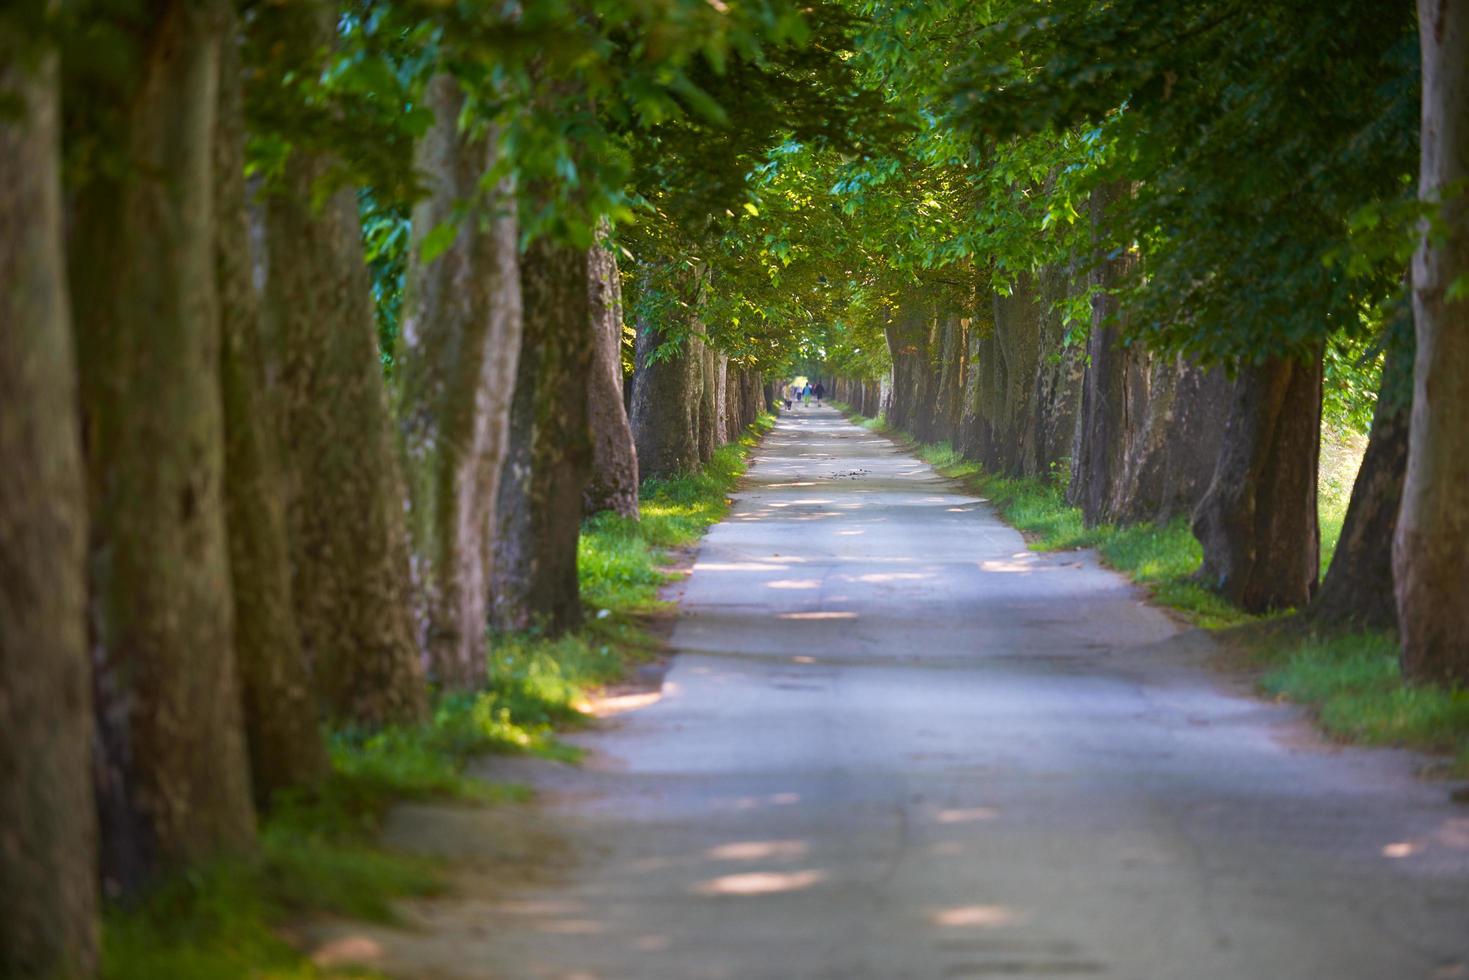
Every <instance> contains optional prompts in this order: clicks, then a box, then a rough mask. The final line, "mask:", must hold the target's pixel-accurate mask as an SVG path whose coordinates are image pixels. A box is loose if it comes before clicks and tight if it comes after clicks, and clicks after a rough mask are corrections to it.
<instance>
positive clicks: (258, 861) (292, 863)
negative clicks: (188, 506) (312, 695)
mask: <svg viewBox="0 0 1469 980" xmlns="http://www.w3.org/2000/svg"><path fill="white" fill-rule="evenodd" d="M773 423H774V419H773V417H771V416H763V417H761V419H760V420H759V421H757V422H756V423H755V425H754V426H752V427H751V429H750V431H749V432H748V433H747V434H746V435H745V437H744V438H742V439H741V440H740V441H739V442H737V443H731V444H730V445H727V446H724V447H722V448H720V449H719V450H718V451H717V452H716V453H715V456H714V459H713V461H712V462H711V463H709V464H708V465H707V466H705V467H704V468H702V469H701V470H699V471H697V472H693V473H689V474H686V475H683V476H679V477H676V478H672V479H665V480H648V481H646V482H645V483H644V484H643V487H642V497H641V507H640V509H641V514H642V519H641V520H637V521H634V520H630V519H625V518H620V517H617V516H616V515H613V514H600V515H597V516H595V517H592V518H589V519H588V520H587V521H586V522H585V523H584V524H583V527H582V535H581V539H580V545H579V550H578V569H579V572H580V576H581V586H582V598H583V601H584V602H585V603H586V604H587V607H588V611H589V616H588V620H587V625H586V626H585V627H584V628H583V629H582V630H579V631H578V632H576V633H572V634H569V635H566V636H562V637H558V638H555V639H552V638H548V637H544V636H538V635H535V634H525V635H518V636H504V637H495V638H494V639H493V640H492V641H491V643H490V647H489V652H488V657H489V681H488V683H487V684H486V686H485V687H484V689H483V690H481V691H478V692H474V693H471V694H455V695H446V696H441V697H438V698H436V699H435V704H434V711H433V716H432V718H431V720H430V721H429V722H428V723H426V724H424V725H419V726H414V727H397V728H389V729H385V730H381V731H376V732H357V731H338V732H334V733H332V735H331V737H330V750H331V759H332V774H331V776H330V778H329V779H327V780H326V781H325V782H324V784H323V785H321V786H319V787H316V788H315V789H313V791H311V792H310V793H300V794H295V795H291V796H288V797H287V798H285V799H283V800H280V801H279V802H278V803H276V804H275V805H273V806H272V808H271V811H270V812H269V813H268V814H266V815H265V816H264V817H263V819H262V822H261V832H260V846H259V848H258V851H257V853H256V854H255V855H253V856H252V857H250V858H249V859H239V860H222V861H216V862H213V863H211V864H209V865H207V866H204V867H200V868H196V869H193V870H191V871H189V872H188V873H186V874H183V875H179V876H176V877H174V878H171V879H170V880H168V881H166V882H163V883H161V884H160V885H159V886H157V887H156V888H154V889H153V890H151V891H150V892H149V893H148V894H147V895H146V896H144V897H143V898H142V900H141V901H136V902H134V903H132V904H131V905H129V906H128V907H122V906H120V905H116V904H114V905H112V906H111V907H109V908H108V909H107V911H106V912H105V914H104V920H103V963H102V970H101V975H102V977H103V978H105V980H227V978H230V980H232V978H238V977H250V978H253V980H309V978H325V977H341V976H355V977H363V976H368V977H370V976H374V974H372V973H370V972H366V973H365V972H363V971H361V970H355V971H350V972H346V973H344V972H341V971H331V970H323V969H319V968H317V967H315V966H314V965H313V964H311V963H310V962H309V961H308V960H306V959H305V958H303V957H302V956H301V955H300V954H299V953H298V952H297V951H296V950H295V949H293V948H292V947H291V946H290V945H289V944H288V943H286V942H285V941H284V940H283V939H282V938H281V937H280V936H279V935H278V933H277V931H276V927H277V926H278V925H279V924H281V923H283V922H286V921H288V920H290V919H291V918H294V917H299V916H302V915H312V914H333V915H340V916H345V917H348V918H356V919H364V920H368V921H378V922H391V921H392V920H393V901H394V899H397V898H400V897H405V896H414V895H431V894H435V893H437V892H439V891H441V890H442V889H443V887H444V881H445V876H444V869H443V867H442V866H441V865H440V864H439V863H437V862H434V861H432V860H428V859H425V858H420V857H415V856H412V855H406V854H400V853H394V852H390V851H387V850H385V849H383V848H382V847H380V846H379V845H378V844H377V839H378V833H379V830H380V828H381V822H382V818H383V815H384V814H385V813H386V811H387V809H388V807H390V806H391V805H392V804H393V803H394V802H397V801H400V800H413V799H458V800H465V801H473V802H487V803H493V802H500V801H508V800H522V799H526V798H527V797H528V796H529V791H528V790H527V789H526V788H525V787H521V786H515V785H499V784H490V783H485V782H482V781H480V780H475V779H471V778H468V777H466V776H465V775H464V766H465V764H466V762H467V761H468V760H469V759H470V758H472V757H473V756H475V755H480V754H484V753H487V752H509V751H515V752H533V753H537V754H542V755H547V756H551V757H555V758H563V759H573V758H575V755H576V753H575V752H574V751H573V750H572V749H570V748H569V747H568V746H566V745H564V744H563V743H561V742H559V741H557V739H556V737H555V733H556V731H557V730H558V729H560V728H564V727H567V726H573V725H576V724H578V723H580V722H581V721H582V720H583V719H584V718H585V717H586V716H585V714H584V711H583V709H584V706H585V704H586V701H587V698H588V696H589V695H590V693H591V692H592V691H593V690H594V689H595V688H597V687H599V686H601V685H604V684H607V683H609V682H611V681H613V680H615V679H617V678H618V677H619V676H621V675H622V674H623V673H624V672H625V671H626V670H627V668H628V667H629V666H630V665H631V664H633V663H636V662H637V661H639V660H642V659H645V658H647V657H649V656H652V655H653V654H654V653H655V652H656V647H657V644H656V642H655V641H654V640H653V638H652V637H651V636H650V635H649V633H648V632H647V630H646V629H645V627H644V623H645V621H646V617H647V616H649V615H650V614H653V613H657V612H658V611H660V609H661V608H662V604H661V603H660V602H659V600H658V590H659V589H660V587H661V586H663V585H664V584H665V583H666V582H668V581H669V580H670V578H671V576H670V574H669V573H668V572H667V571H666V570H665V569H664V567H663V566H664V563H665V561H666V556H667V553H668V549H670V548H677V547H683V546H687V545H690V544H692V543H694V542H695V541H697V540H698V539H699V537H700V536H701V535H702V534H703V533H704V531H705V530H706V529H707V528H708V527H709V526H710V525H711V524H714V523H715V522H717V521H718V520H720V518H721V517H723V515H724V513H725V511H726V509H727V508H728V506H729V497H728V494H729V492H730V491H731V490H733V489H734V487H735V485H736V484H737V483H738V482H739V479H740V477H741V476H742V475H743V473H744V471H745V462H746V458H747V457H748V456H749V454H750V451H751V450H752V449H753V448H754V447H755V445H756V444H757V443H758V441H759V439H760V437H761V436H763V435H764V433H765V432H766V431H768V430H769V428H770V426H771V425H772V424H773Z"/></svg>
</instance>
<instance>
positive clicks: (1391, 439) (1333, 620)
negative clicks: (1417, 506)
mask: <svg viewBox="0 0 1469 980" xmlns="http://www.w3.org/2000/svg"><path fill="white" fill-rule="evenodd" d="M1402 346H1403V347H1404V348H1406V349H1399V348H1398V347H1397V346H1395V345H1393V346H1389V348H1388V352H1387V359H1386V362H1385V363H1384V364H1383V366H1382V381H1381V383H1380V384H1379V386H1378V393H1377V407H1376V409H1375V410H1374V411H1373V413H1372V431H1371V433H1370V435H1369V436H1368V437H1367V452H1366V453H1365V454H1364V455H1363V456H1362V466H1361V468H1360V469H1359V470H1358V471H1357V479H1356V480H1355V482H1353V483H1352V499H1351V502H1350V503H1348V504H1347V515H1346V519H1345V521H1343V523H1342V530H1341V538H1340V539H1339V540H1338V541H1337V545H1336V553H1335V554H1334V555H1332V558H1331V566H1330V567H1329V568H1328V569H1327V570H1326V578H1325V579H1323V580H1322V582H1321V589H1320V590H1319V591H1318V592H1317V593H1316V595H1315V597H1314V598H1312V600H1311V605H1310V606H1309V607H1307V609H1306V616H1307V618H1308V619H1309V620H1310V621H1311V623H1312V624H1313V625H1315V626H1318V627H1326V628H1338V627H1347V628H1353V629H1375V630H1390V629H1395V628H1396V627H1397V625H1398V615H1397V611H1398V610H1397V602H1396V600H1395V597H1394V595H1393V569H1392V542H1393V532H1394V531H1395V530H1396V528H1397V522H1398V508H1399V506H1400V505H1401V504H1402V499H1403V476H1404V473H1405V472H1406V470H1407V466H1408V424H1409V418H1410V416H1411V414H1412V404H1411V401H1410V396H1411V381H1410V378H1411V375H1412V360H1413V357H1412V353H1411V348H1410V347H1409V345H1407V344H1404V345H1402Z"/></svg>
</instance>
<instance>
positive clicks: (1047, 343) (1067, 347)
mask: <svg viewBox="0 0 1469 980" xmlns="http://www.w3.org/2000/svg"><path fill="white" fill-rule="evenodd" d="M1039 278H1040V290H1039V292H1040V308H1039V316H1040V352H1039V356H1038V357H1037V358H1036V377H1035V382H1034V385H1035V393H1036V394H1035V459H1034V461H1033V463H1031V464H1030V465H1031V466H1033V468H1034V472H1035V473H1036V474H1037V475H1039V476H1043V477H1046V478H1054V477H1056V476H1057V475H1058V474H1059V473H1061V472H1064V471H1063V467H1064V466H1065V465H1067V464H1068V463H1069V461H1070V458H1071V450H1072V442H1073V440H1074V439H1075V437H1076V411H1077V406H1078V405H1079V403H1080V402H1081V385H1082V380H1083V377H1084V376H1085V365H1084V363H1083V358H1082V351H1081V348H1080V345H1078V344H1068V343H1067V342H1066V326H1065V324H1064V323H1063V322H1062V319H1061V314H1060V313H1059V312H1057V311H1056V309H1055V306H1056V303H1058V302H1059V301H1061V300H1063V299H1065V298H1066V296H1067V294H1068V292H1069V291H1070V289H1071V283H1072V277H1071V274H1070V270H1069V269H1067V268H1066V267H1064V266H1048V267H1047V268H1045V269H1043V270H1041V272H1040V275H1039Z"/></svg>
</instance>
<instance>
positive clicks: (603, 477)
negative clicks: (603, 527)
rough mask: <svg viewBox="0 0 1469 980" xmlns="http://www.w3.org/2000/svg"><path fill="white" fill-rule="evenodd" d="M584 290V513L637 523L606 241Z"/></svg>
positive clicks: (617, 307)
mask: <svg viewBox="0 0 1469 980" xmlns="http://www.w3.org/2000/svg"><path fill="white" fill-rule="evenodd" d="M604 237H605V236H604ZM587 288H588V297H589V299H588V304H589V309H590V312H591V317H592V340H593V343H594V344H595V346H594V348H593V351H592V367H591V374H590V375H589V384H588V388H587V417H588V421H589V423H590V425H591V430H592V473H591V478H590V479H589V480H588V481H587V491H586V511H587V513H589V514H595V513H596V512H598V511H602V510H611V511H615V512H616V513H618V514H620V515H622V516H623V517H628V518H633V519H636V518H637V516H638V455H637V447H636V446H635V445H634V443H633V434H632V425H631V423H630V422H629V420H628V417H627V410H626V409H625V408H624V407H623V404H624V403H623V393H622V276H621V275H619V274H618V270H617V255H616V254H615V253H614V252H613V251H612V249H611V248H609V247H608V243H607V242H606V241H605V240H604V241H602V242H599V243H598V244H596V245H593V246H592V249H591V251H590V252H589V253H588V255H587Z"/></svg>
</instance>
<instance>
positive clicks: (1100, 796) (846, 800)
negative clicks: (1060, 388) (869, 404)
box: [313, 409, 1469, 980]
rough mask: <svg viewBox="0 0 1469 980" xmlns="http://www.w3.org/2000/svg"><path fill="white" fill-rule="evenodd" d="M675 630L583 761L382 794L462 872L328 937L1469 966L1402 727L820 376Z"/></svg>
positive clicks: (409, 952)
mask: <svg viewBox="0 0 1469 980" xmlns="http://www.w3.org/2000/svg"><path fill="white" fill-rule="evenodd" d="M813 459H820V460H823V461H825V460H834V461H835V464H832V463H824V464H823V469H824V470H825V471H826V472H828V473H829V474H830V475H829V476H826V477H821V476H814V475H812V472H813V466H812V460H813ZM805 583H814V584H812V585H811V586H810V587H809V588H808V587H806V585H805ZM671 642H672V647H673V650H674V651H675V652H676V653H677V656H676V657H675V658H674V660H673V662H672V665H671V668H670V670H669V672H668V674H667V676H666V678H665V681H664V690H663V696H662V698H661V699H660V700H658V701H657V702H656V703H653V704H651V705H650V706H648V707H644V708H640V709H637V710H633V711H629V712H626V713H623V714H620V715H618V716H617V717H616V718H615V720H611V721H608V722H605V723H603V724H602V726H601V727H600V728H599V729H597V730H595V731H592V732H590V733H586V734H582V735H578V736H576V737H575V739H574V740H575V741H577V742H579V743H580V744H582V745H583V746H585V747H586V748H587V749H588V750H589V758H588V762H586V763H585V764H584V765H583V766H581V767H571V766H566V765H562V764H558V763H554V762H550V761H545V760H520V759H513V760H504V759H496V760H487V761H486V762H485V763H483V764H482V766H481V770H480V771H481V772H482V774H484V775H485V776H487V777H488V778H498V779H506V778H511V779H521V780H525V781H529V782H532V783H534V784H535V785H536V786H537V788H538V789H539V791H540V802H539V803H538V804H532V805H526V806H523V807H522V806H506V807H498V808H494V809H492V810H489V811H485V812H477V811H473V810H470V811H466V810H465V809H463V808H454V807H437V808H435V807H426V806H423V805H417V806H415V807H412V808H407V809H404V810H401V811H399V812H397V813H395V815H394V816H393V817H392V819H391V820H390V822H389V826H388V837H389V841H390V842H391V843H394V844H396V845H398V846H403V847H411V848H418V849H422V850H428V851H434V852H438V853H442V854H446V855H448V856H449V857H450V858H451V859H452V860H453V862H454V864H455V866H456V867H458V868H460V869H462V877H461V881H460V885H461V887H460V888H459V890H458V891H457V892H456V893H455V894H453V895H451V896H448V897H446V898H442V899H438V900H434V901H425V902H414V903H408V904H406V905H405V906H404V915H405V918H406V919H407V921H408V923H409V925H410V926H411V928H409V929H388V928H384V927H367V926H361V925H357V924H351V923H326V924H320V925H318V927H317V928H316V929H315V930H314V935H313V938H314V939H315V941H316V942H317V944H318V949H319V950H322V949H333V948H335V949H338V950H343V949H352V950H356V951H357V954H358V955H357V959H358V960H359V961H361V962H367V963H370V964H371V965H374V966H377V967H380V968H383V969H386V970H388V971H390V972H394V973H396V974H398V975H400V976H404V977H413V978H425V977H445V978H449V977H453V978H469V977H473V978H488V977H495V978H510V980H541V978H556V980H722V978H728V980H746V978H748V980H794V978H836V980H858V978H872V980H901V978H914V980H928V978H942V977H1003V976H1027V977H1062V976H1077V975H1087V976H1107V977H1114V978H1117V980H1328V978H1329V980H1405V978H1431V977H1455V976H1466V975H1469V971H1466V970H1465V967H1464V964H1465V963H1466V962H1469V820H1466V814H1465V811H1464V809H1463V807H1457V806H1455V805H1453V804H1452V803H1450V802H1449V800H1448V798H1447V796H1448V794H1447V793H1446V792H1445V791H1444V788H1443V787H1442V786H1434V785H1433V784H1430V783H1425V782H1422V781H1419V780H1417V779H1415V778H1414V776H1413V775H1412V773H1413V764H1414V759H1413V757H1411V756H1407V755H1405V754H1402V753H1394V752H1384V751H1364V750H1333V751H1326V750H1325V749H1324V748H1323V747H1321V746H1320V745H1319V742H1318V741H1317V740H1315V739H1314V738H1313V737H1311V736H1310V735H1309V733H1306V732H1305V731H1304V729H1303V728H1302V725H1301V721H1300V718H1299V715H1298V714H1297V713H1296V712H1295V711H1294V710H1292V709H1290V708H1286V707H1281V706H1276V705H1269V704H1264V703H1261V702H1258V701H1254V700H1251V699H1249V698H1245V697H1242V696H1240V695H1239V694H1238V693H1231V691H1230V690H1229V689H1228V688H1227V687H1226V686H1225V685H1224V684H1222V683H1221V682H1220V681H1219V680H1218V679H1217V678H1215V677H1214V676H1213V675H1211V674H1210V673H1209V672H1208V670H1207V669H1206V668H1205V667H1204V661H1205V659H1206V658H1207V657H1208V656H1209V654H1210V643H1209V641H1208V639H1207V637H1205V636H1203V635H1201V634H1198V633H1192V632H1180V629H1179V627H1178V626H1177V625H1176V624H1175V623H1174V622H1173V621H1172V620H1171V619H1170V618H1169V617H1168V616H1166V615H1164V614H1163V613H1162V612H1160V611H1158V610H1156V609H1154V608H1151V607H1149V606H1148V605H1147V604H1146V603H1144V602H1143V601H1142V596H1141V595H1140V594H1139V592H1138V591H1137V590H1136V589H1135V588H1134V587H1132V586H1131V585H1130V584H1129V583H1127V582H1126V581H1124V580H1123V579H1122V578H1120V577H1119V576H1117V575H1115V574H1113V573H1111V572H1109V571H1107V570H1105V569H1102V568H1100V567H1099V566H1098V565H1097V563H1096V562H1095V561H1094V560H1093V559H1092V558H1091V557H1090V556H1087V555H1078V554H1074V553H1073V554H1067V555H1035V554H1032V553H1030V552H1027V550H1026V548H1025V544H1024V542H1023V540H1022V539H1021V537H1020V535H1019V534H1017V533H1016V532H1014V531H1013V530H1011V529H1009V528H1007V527H1005V526H1004V525H1003V524H1001V523H1000V522H999V521H998V520H997V519H996V518H995V516H994V514H993V513H992V512H991V511H990V509H989V508H988V506H987V505H986V504H984V503H983V502H982V501H980V500H979V499H977V498H975V497H973V496H970V495H968V494H966V493H965V492H963V491H961V490H959V489H956V488H955V487H954V486H953V485H952V484H950V483H948V482H947V481H945V480H943V479H942V478H940V477H939V476H938V475H937V474H935V473H934V472H933V471H932V470H931V469H930V468H928V467H927V466H925V465H924V464H922V463H920V462H918V461H917V460H915V459H914V458H913V457H912V456H911V455H908V454H906V453H905V452H903V451H902V450H900V449H899V448H898V447H896V446H895V445H893V444H892V443H890V442H888V441H887V440H884V439H880V438H877V437H875V436H872V435H871V434H870V433H866V432H864V431H863V430H861V429H859V428H857V427H856V426H853V425H851V424H850V423H848V422H847V421H845V420H844V419H843V418H842V417H841V416H840V415H838V414H837V413H836V412H835V411H832V410H829V409H826V410H818V409H797V410H795V411H793V412H788V413H787V414H786V415H785V416H784V417H783V418H782V420H781V421H780V423H779V425H778V426H777V427H776V429H775V431H774V434H773V436H772V438H770V439H769V440H767V442H766V443H765V445H764V446H762V447H761V449H760V450H759V451H758V452H757V455H756V461H755V464H754V466H753V468H752V470H751V473H750V476H749V480H748V482H747V486H746V488H745V489H744V490H743V491H742V492H741V493H739V494H738V495H737V496H736V499H735V503H734V507H733V510H732V512H731V514H730V516H729V519H728V520H726V521H725V522H724V523H722V524H720V525H718V526H716V527H715V528H714V529H713V530H712V531H711V533H710V534H709V536H708V538H707V539H706V540H705V541H704V543H703V545H702V547H701V548H700V550H699V554H698V557H697V559H696V561H695V563H694V567H693V572H692V574H691V576H690V578H689V579H688V581H687V582H686V586H685V591H684V595H683V601H682V618H681V620H680V621H679V624H678V626H677V629H676V630H675V632H674V634H673V637H672V641H671ZM545 857H550V858H552V859H553V860H551V861H550V862H549V863H548V862H546V861H544V860H543V858H545ZM334 943H335V944H336V945H335V946H333V945H332V944H334Z"/></svg>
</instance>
